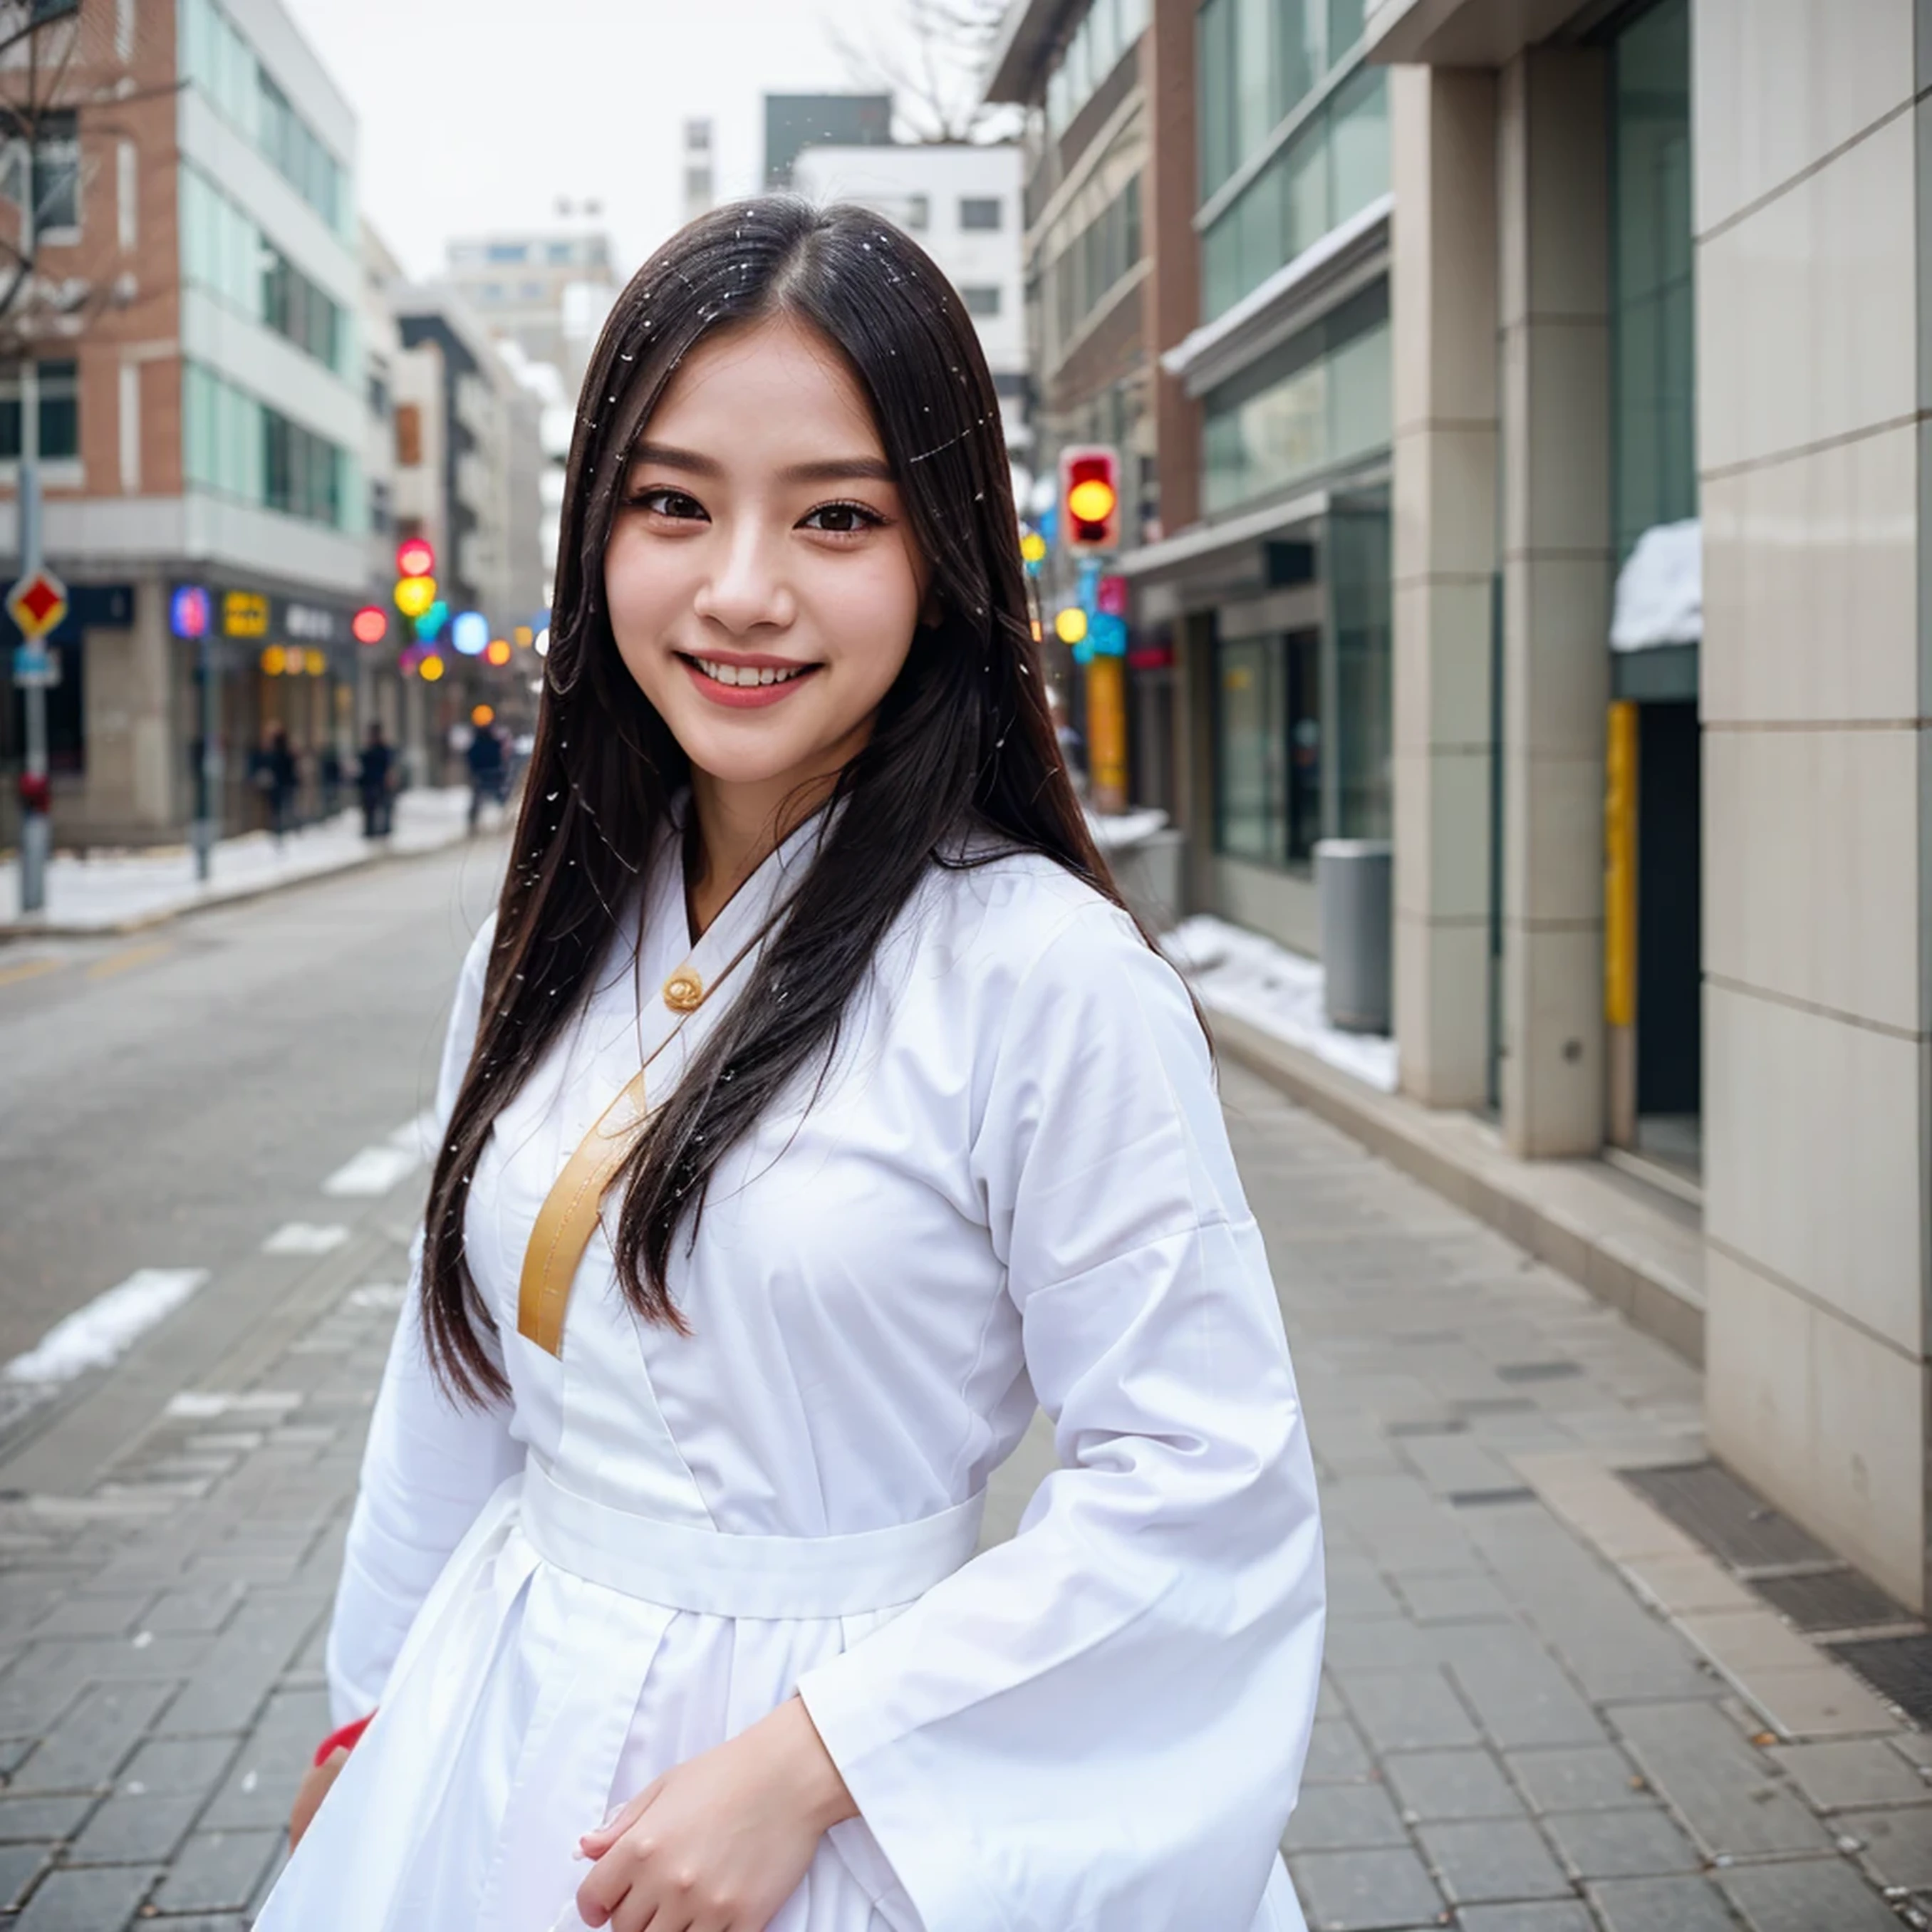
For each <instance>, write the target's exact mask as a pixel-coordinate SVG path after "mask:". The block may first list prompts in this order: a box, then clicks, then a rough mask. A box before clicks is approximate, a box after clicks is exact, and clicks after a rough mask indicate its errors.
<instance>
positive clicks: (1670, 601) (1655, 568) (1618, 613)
mask: <svg viewBox="0 0 1932 1932" xmlns="http://www.w3.org/2000/svg"><path fill="white" fill-rule="evenodd" d="M1703 634H1704V543H1703V529H1702V528H1701V526H1700V524H1699V523H1698V520H1697V518H1696V517H1686V518H1685V520H1684V521H1683V522H1682V523H1653V524H1652V525H1651V526H1650V528H1649V529H1647V530H1646V531H1645V532H1644V533H1643V535H1642V536H1640V537H1639V538H1637V547H1635V548H1634V550H1632V551H1631V553H1630V555H1629V556H1628V558H1626V559H1625V562H1624V567H1623V568H1622V569H1621V570H1620V571H1618V572H1617V593H1616V604H1615V606H1614V608H1613V611H1612V613H1611V617H1610V649H1612V650H1613V651H1654V650H1656V649H1658V648H1659V647H1660V646H1663V645H1666V644H1694V643H1697V642H1698V640H1700V638H1702V637H1703Z"/></svg>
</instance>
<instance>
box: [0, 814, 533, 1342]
mask: <svg viewBox="0 0 1932 1932" xmlns="http://www.w3.org/2000/svg"><path fill="white" fill-rule="evenodd" d="M503 851H504V847H503V843H502V840H501V839H500V838H481V839H477V840H473V841H471V842H470V843H469V844H467V845H463V846H458V847H454V848H452V849H451V850H446V851H444V852H441V853H436V854H434V855H433V856H428V857H423V858H417V859H401V860H396V861H394V862H389V863H386V864H380V865H374V866H371V867H369V868H366V869H365V870H362V871H358V872H355V873H352V874H348V875H347V876H345V877H338V878H335V879H332V880H326V881H324V882H322V883H317V884H315V885H311V886H296V887H293V888H290V889H287V890H286V891H284V892H278V893H275V894H273V895H270V896H269V897H267V898H261V899H257V900H254V901H250V902H248V903H247V904H242V905H238V906H235V907H230V908H228V909H226V910H220V911H214V912H209V913H202V914H199V915H196V916H193V917H190V918H187V919H178V920H175V922H172V923H171V924H169V925H166V926H160V927H157V928H155V929H152V930H151V931H150V932H145V933H142V934H138V935H133V936H131V937H129V938H122V939H117V940H111V941H110V940H104V941H86V942H63V943H59V944H53V943H48V944H38V943H35V944H14V945H11V946H7V945H0V1361H7V1360H9V1359H10V1358H12V1357H13V1356H14V1355H18V1354H20V1353H21V1352H23V1351H25V1350H26V1349H30V1348H31V1347H32V1346H34V1343H37V1341H38V1340H40V1337H42V1336H43V1334H45V1333H46V1331H47V1330H48V1329H49V1328H51V1327H52V1325H53V1324H54V1323H55V1322H57V1321H58V1320H59V1319H61V1318H62V1316H65V1315H67V1314H68V1313H71V1312H72V1311H73V1310H75V1309H77V1308H78V1307H81V1306H82V1305H83V1304H85V1303H86V1302H89V1301H92V1299H93V1298H95V1296H96V1295H99V1294H101V1292H103V1291H104V1289H109V1288H111V1287H113V1286H115V1284H116V1283H118V1282H121V1281H122V1280H125V1279H126V1278H127V1277H128V1276H129V1275H130V1274H132V1273H133V1271H135V1270H136V1269H138V1268H208V1269H209V1270H211V1271H220V1269H222V1268H223V1267H225V1266H226V1265H228V1264H229V1263H231V1262H234V1261H235V1260H236V1259H239V1258H240V1257H241V1256H243V1255H245V1254H248V1253H251V1252H252V1251H253V1250H255V1249H257V1248H258V1247H260V1244H261V1242H262V1240H263V1236H264V1235H265V1234H266V1232H268V1231H269V1229H272V1228H274V1227H275V1226H278V1225H279V1224H280V1223H283V1222H284V1221H287V1220H314V1219H315V1218H316V1217H317V1214H318V1210H319V1207H320V1196H318V1193H317V1189H318V1187H319V1186H320V1183H321V1181H323V1178H324V1177H326V1175H329V1174H332V1173H333V1172H335V1169H337V1168H338V1167H339V1166H341V1165H342V1163H344V1162H345V1161H347V1160H349V1159H350V1157H351V1156H352V1155H353V1154H356V1152H357V1151H358V1150H359V1149H360V1148H363V1147H365V1146H367V1145H369V1144H370V1143H371V1142H374V1141H380V1139H383V1137H384V1136H386V1135H387V1134H388V1133H390V1132H391V1131H392V1130H394V1129H395V1128H397V1127H400V1126H401V1125H402V1124H403V1123H404V1122H405V1121H407V1120H409V1119H410V1117H411V1116H412V1115H414V1114H415V1113H416V1112H417V1111H418V1110H419V1109H421V1108H422V1107H423V1106H425V1105H426V1104H427V1103H428V1100H429V1097H430V1094H431V1090H432V1088H433V1087H434V1081H435V1075H436V1066H437V1057H438V1055H439V1052H440V1047H441V1041H442V1034H443V1024H444V1022H445V1019H446V1016H447V1015H448V1013H449V1001H450V998H451V996H452V993H453V992H454V990H455V980H456V972H457V968H458V965H459V964H460V962H461V959H462V956H463V949H464V947H466V945H467V944H468V943H469V936H470V935H471V934H472V932H474V931H475V929H476V926H477V925H478V922H480V921H481V919H482V918H483V917H484V915H485V913H487V911H488V910H489V907H490V904H491V902H492V901H493V898H494V896H495V892H496V883H497V880H498V878H499V876H500V873H501V869H502V861H503ZM410 1185H411V1186H412V1187H416V1186H418V1185H419V1181H413V1182H412V1183H411V1184H410ZM397 1198H398V1200H401V1198H402V1197H401V1192H400V1190H399V1192H398V1196H397Z"/></svg>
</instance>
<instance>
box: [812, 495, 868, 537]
mask: <svg viewBox="0 0 1932 1932" xmlns="http://www.w3.org/2000/svg"><path fill="white" fill-rule="evenodd" d="M799 521H800V523H801V526H802V527H803V528H804V529H808V530H825V531H828V532H830V534H832V535H834V536H851V535H856V533H857V532H859V531H860V530H867V529H876V528H877V526H878V525H880V523H883V522H884V521H885V519H884V518H883V517H881V516H880V514H879V513H878V512H877V511H876V510H868V509H867V508H865V505H864V504H862V503H821V504H820V505H819V506H818V508H817V509H815V510H812V511H808V512H807V514H805V516H804V517H802V518H801V519H800V520H799Z"/></svg>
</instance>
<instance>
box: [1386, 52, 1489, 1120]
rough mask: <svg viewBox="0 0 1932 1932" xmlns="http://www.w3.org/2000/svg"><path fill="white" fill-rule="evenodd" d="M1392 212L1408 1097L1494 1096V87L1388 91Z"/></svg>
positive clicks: (1399, 875) (1449, 79)
mask: <svg viewBox="0 0 1932 1932" xmlns="http://www.w3.org/2000/svg"><path fill="white" fill-rule="evenodd" d="M1389 106H1390V121H1391V128H1390V134H1391V145H1392V148H1393V154H1392V155H1391V164H1392V174H1393V179H1394V187H1395V196H1396V206H1397V209H1398V211H1399V212H1398V214H1397V220H1396V222H1395V224H1394V246H1393V251H1392V260H1391V266H1390V305H1391V321H1392V325H1393V330H1394V347H1393V365H1394V415H1395V444H1394V470H1395V478H1394V601H1395V700H1394V713H1395V715H1394V724H1395V1028H1396V1037H1397V1040H1399V1041H1400V1045H1401V1063H1402V1084H1403V1089H1404V1091H1406V1092H1408V1093H1410V1094H1413V1095H1415V1097H1416V1098H1417V1099H1418V1100H1421V1101H1422V1102H1424V1103H1425V1104H1426V1105H1427V1106H1432V1107H1467V1106H1481V1104H1482V1103H1483V1101H1484V1098H1485V1097H1486V1094H1487V1085H1488V1074H1489V1069H1488V1052H1487V1049H1488V1041H1489V1030H1490V1017H1489V973H1490V956H1489V955H1490V892H1491V880H1490V850H1491V843H1492V841H1491V836H1490V778H1491V760H1492V758H1493V745H1492V744H1491V742H1490V731H1491V724H1490V697H1491V691H1490V657H1491V652H1492V640H1491V630H1492V621H1491V614H1490V607H1491V601H1492V586H1493V577H1494V573H1495V570H1496V401H1497V399H1496V277H1497V260H1496V76H1495V75H1494V74H1492V73H1489V72H1487V71H1482V70H1480V69H1474V68H1460V69H1448V68H1424V67H1399V68H1394V69H1393V70H1392V71H1391V74H1390V75H1389Z"/></svg>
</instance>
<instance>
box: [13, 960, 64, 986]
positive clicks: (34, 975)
mask: <svg viewBox="0 0 1932 1932" xmlns="http://www.w3.org/2000/svg"><path fill="white" fill-rule="evenodd" d="M67 963H68V962H66V961H65V959H23V960H22V961H21V962H20V965H17V966H8V967H6V968H0V986H19V985H20V984H21V983H22V982H23V981H24V980H37V979H38V978H39V977H40V975H41V974H43V973H55V972H58V971H59V970H60V969H61V968H62V967H63V966H65V965H66V964H67Z"/></svg>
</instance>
